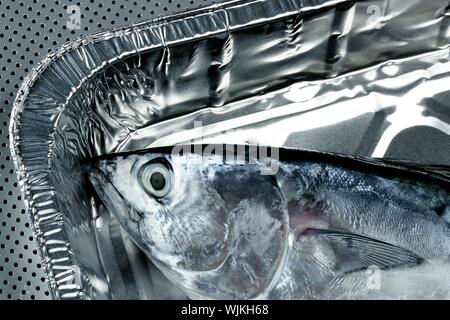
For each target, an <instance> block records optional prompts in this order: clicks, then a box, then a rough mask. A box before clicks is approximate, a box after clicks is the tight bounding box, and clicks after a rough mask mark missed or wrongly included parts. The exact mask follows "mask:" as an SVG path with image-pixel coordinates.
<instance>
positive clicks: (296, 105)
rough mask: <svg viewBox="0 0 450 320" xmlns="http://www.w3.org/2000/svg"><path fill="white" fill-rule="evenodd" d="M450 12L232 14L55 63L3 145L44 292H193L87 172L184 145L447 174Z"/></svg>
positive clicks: (308, 6)
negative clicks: (345, 158)
mask: <svg viewBox="0 0 450 320" xmlns="http://www.w3.org/2000/svg"><path fill="white" fill-rule="evenodd" d="M448 8H449V2H448V1H447V0H446V1H444V0H433V1H420V0H412V1H408V2H405V1H400V0H370V1H342V0H334V1H329V0H278V1H274V0H255V1H232V2H228V3H225V4H221V5H214V6H211V7H208V8H206V9H200V10H196V11H191V12H189V13H184V14H178V15H173V16H170V17H168V18H164V19H158V20H154V21H150V22H146V23H141V24H137V25H133V26H130V27H127V28H120V29H116V30H112V31H108V32H102V33H98V34H94V35H91V36H87V37H84V38H81V39H79V40H76V41H74V42H71V43H68V44H67V45H65V46H64V47H63V48H62V49H61V50H59V51H58V52H56V53H54V54H51V55H49V56H47V57H46V58H45V59H44V60H43V61H42V62H41V63H40V64H39V65H37V66H36V67H35V68H34V69H33V70H32V71H31V72H30V74H29V76H28V77H27V78H26V79H25V81H24V83H23V84H22V86H21V88H20V89H19V93H18V95H17V98H16V100H15V103H14V108H13V112H12V122H11V127H10V139H11V146H12V155H13V159H14V161H15V165H16V169H17V174H18V178H19V182H20V186H21V188H22V192H23V196H24V201H25V205H26V208H27V211H28V213H29V214H30V216H31V219H32V221H33V228H34V232H35V234H36V237H37V239H38V242H39V246H40V254H41V255H42V259H43V267H44V268H45V271H46V274H47V276H48V278H49V279H50V287H51V294H52V296H53V297H54V298H58V299H86V298H89V299H169V298H178V299H181V298H185V296H184V294H183V293H182V292H181V291H179V290H178V289H177V288H176V287H174V286H173V285H172V284H170V282H169V281H168V280H167V279H166V278H165V277H164V276H163V275H162V274H161V273H160V272H159V271H158V270H157V269H156V268H155V267H154V265H153V264H152V263H151V262H150V261H148V259H147V258H146V257H145V255H144V254H143V253H142V252H140V250H139V249H138V248H137V247H136V246H135V245H134V244H133V242H132V241H130V239H129V238H128V236H127V234H126V233H125V232H124V231H123V230H122V229H121V227H120V226H119V225H118V223H117V221H116V220H115V219H114V218H113V217H112V216H110V215H109V213H108V212H107V210H106V209H104V207H103V206H100V205H99V204H98V203H97V202H96V200H95V197H94V196H93V191H92V188H91V187H90V184H89V183H88V181H87V179H86V177H85V175H83V174H82V169H81V167H82V166H81V163H82V162H83V161H84V160H86V159H88V158H90V157H92V156H97V155H102V154H106V153H113V152H122V151H131V150H138V149H143V148H147V147H152V146H163V145H172V144H174V143H180V142H189V141H196V142H199V141H201V142H204V143H205V142H216V143H260V144H264V145H271V146H288V147H295V148H305V149H312V150H321V151H328V152H339V153H345V154H349V155H362V156H372V157H385V158H401V159H406V160H410V161H418V162H424V163H427V164H430V163H433V164H449V163H450V154H449V153H448V152H446V150H449V149H448V148H449V146H450V138H449V134H450V125H449V123H450V112H449V111H450V110H449V108H450V106H449V104H448V103H447V101H448V100H449V99H450V91H449V90H448V89H447V87H448V83H449V79H450V59H449V54H450V51H449V47H448V39H449V32H450V29H449V26H450V24H449V23H450V20H449V17H450V14H449V9H448Z"/></svg>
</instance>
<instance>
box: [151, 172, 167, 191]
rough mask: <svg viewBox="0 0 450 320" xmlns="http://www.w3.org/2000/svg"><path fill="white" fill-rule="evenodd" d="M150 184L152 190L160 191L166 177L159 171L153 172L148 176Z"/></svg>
mask: <svg viewBox="0 0 450 320" xmlns="http://www.w3.org/2000/svg"><path fill="white" fill-rule="evenodd" d="M150 184H151V185H152V187H153V189H154V190H156V191H160V190H162V189H164V187H165V186H166V178H164V175H163V174H162V173H161V172H153V173H152V175H151V177H150Z"/></svg>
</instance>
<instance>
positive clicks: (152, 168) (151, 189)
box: [141, 162, 172, 198]
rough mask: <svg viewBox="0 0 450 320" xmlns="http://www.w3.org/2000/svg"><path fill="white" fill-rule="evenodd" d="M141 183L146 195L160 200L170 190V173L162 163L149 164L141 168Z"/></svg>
mask: <svg viewBox="0 0 450 320" xmlns="http://www.w3.org/2000/svg"><path fill="white" fill-rule="evenodd" d="M141 182H142V184H143V187H144V189H145V190H146V191H147V192H148V193H150V194H151V195H152V196H155V197H157V198H162V197H164V196H166V195H167V194H168V193H169V191H170V190H171V189H172V177H171V171H170V170H169V168H168V167H167V166H165V165H164V164H162V163H158V162H153V163H149V164H147V165H146V166H145V167H144V168H143V171H142V180H141Z"/></svg>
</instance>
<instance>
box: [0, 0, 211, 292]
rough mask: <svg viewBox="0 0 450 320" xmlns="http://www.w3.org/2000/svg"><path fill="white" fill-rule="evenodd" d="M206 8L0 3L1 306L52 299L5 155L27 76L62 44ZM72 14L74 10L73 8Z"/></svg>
mask: <svg viewBox="0 0 450 320" xmlns="http://www.w3.org/2000/svg"><path fill="white" fill-rule="evenodd" d="M215 2H219V1H215ZM211 3H214V1H211V0H206V1H205V0H192V1H185V0H151V1H149V0H133V1H131V0H120V1H118V0H102V1H99V0H79V1H78V0H50V1H49V0H2V1H0V17H1V19H0V44H1V46H0V64H1V66H0V68H1V72H0V105H1V106H0V119H1V120H0V195H1V201H0V299H1V300H3V299H25V300H30V299H50V298H51V293H50V289H49V286H48V282H47V280H46V273H45V269H44V268H43V263H42V259H41V255H40V251H39V248H38V246H37V242H36V237H35V235H34V233H33V230H32V226H31V221H30V218H29V216H28V213H27V212H26V211H25V207H24V203H23V199H22V193H21V190H20V187H19V185H18V181H17V176H16V173H15V172H14V171H15V170H14V163H13V161H12V158H11V154H10V151H9V131H8V126H9V123H10V115H11V108H12V105H13V102H14V98H15V95H16V93H17V91H18V89H19V87H20V84H21V83H22V81H23V80H24V78H25V77H26V75H27V74H28V73H29V71H30V70H31V68H32V67H33V66H34V65H36V64H37V63H38V62H39V61H41V60H42V59H43V58H44V57H45V56H46V55H47V54H48V53H49V52H55V51H56V50H58V49H59V48H60V47H61V46H62V45H63V44H65V43H67V42H69V41H72V40H74V39H76V38H78V37H80V36H82V35H88V34H92V33H95V32H99V31H101V30H106V29H111V28H117V27H119V26H128V25H130V24H134V23H139V22H142V21H146V20H149V19H155V18H158V17H160V16H166V15H170V14H173V13H174V12H181V11H186V10H192V9H195V8H198V7H201V6H205V5H210V4H211ZM71 6H78V7H79V8H80V11H79V17H80V25H72V27H73V28H68V26H69V25H70V23H69V22H70V21H71V18H72V17H73V10H74V9H73V8H72V7H71ZM74 8H75V9H76V7H74ZM75 13H76V12H75ZM75 16H76V15H75ZM78 28H79V29H78Z"/></svg>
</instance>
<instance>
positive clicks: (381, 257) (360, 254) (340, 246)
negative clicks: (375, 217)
mask: <svg viewBox="0 0 450 320" xmlns="http://www.w3.org/2000/svg"><path fill="white" fill-rule="evenodd" d="M310 231H311V232H310V234H312V235H316V236H319V237H320V238H321V239H326V240H327V241H328V242H329V244H330V245H331V247H332V248H333V250H334V253H335V255H336V266H335V268H336V271H337V272H338V273H341V274H348V273H352V272H356V271H363V270H366V269H369V268H374V267H376V268H379V269H381V270H386V269H394V268H399V267H412V266H415V265H419V264H421V263H422V262H423V259H422V258H421V257H420V256H418V255H417V254H415V253H413V252H411V251H409V250H406V249H404V248H401V247H398V246H395V245H392V244H389V243H386V242H383V241H380V240H376V239H372V238H369V237H366V236H361V235H357V234H353V233H348V232H345V231H344V232H343V231H336V230H324V229H310Z"/></svg>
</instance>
